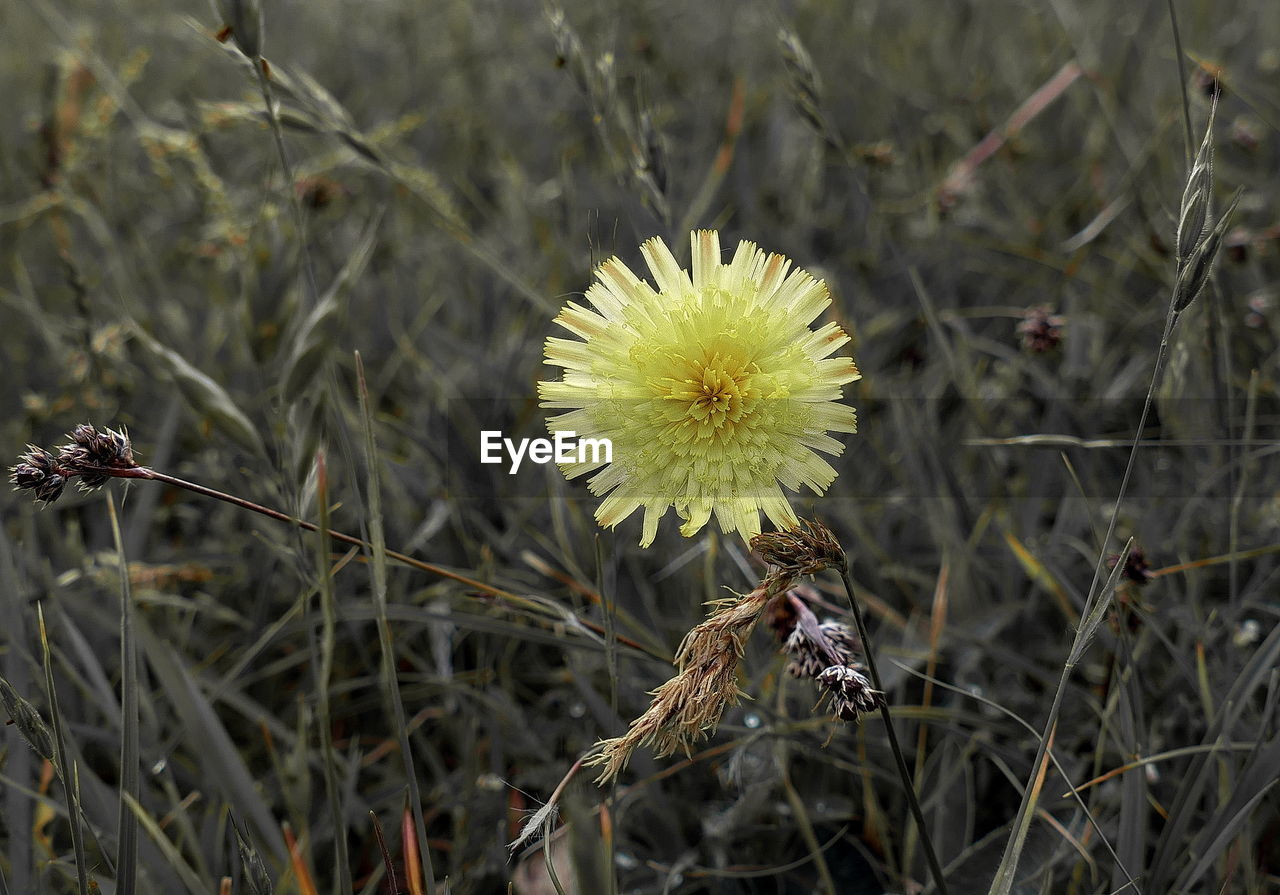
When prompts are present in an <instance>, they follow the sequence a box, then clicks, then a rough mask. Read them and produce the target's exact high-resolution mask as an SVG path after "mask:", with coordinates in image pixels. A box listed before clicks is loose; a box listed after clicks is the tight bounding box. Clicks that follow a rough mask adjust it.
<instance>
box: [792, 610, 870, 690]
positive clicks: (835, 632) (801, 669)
mask: <svg viewBox="0 0 1280 895" xmlns="http://www.w3.org/2000/svg"><path fill="white" fill-rule="evenodd" d="M814 633H815V632H812V631H811V629H810V627H809V626H807V625H796V626H795V627H794V628H792V629H791V634H790V635H788V636H787V640H786V642H785V643H784V644H783V645H782V648H783V650H784V651H785V652H786V653H787V655H789V656H790V657H791V661H790V662H788V663H787V673H788V674H790V675H791V676H792V677H807V678H813V679H815V680H816V679H817V677H818V676H819V675H820V674H821V673H822V671H823V670H824V669H827V668H830V667H831V666H832V665H846V666H852V665H855V664H857V663H856V660H855V658H854V657H855V656H857V654H858V635H856V634H854V633H853V632H852V631H851V630H849V629H848V628H847V627H845V626H844V625H842V624H840V623H839V622H834V621H825V622H823V623H822V624H820V625H818V627H817V631H816V634H817V636H816V637H815V636H813V634H814Z"/></svg>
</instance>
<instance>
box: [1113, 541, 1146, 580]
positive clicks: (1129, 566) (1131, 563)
mask: <svg viewBox="0 0 1280 895" xmlns="http://www.w3.org/2000/svg"><path fill="white" fill-rule="evenodd" d="M1119 561H1120V556H1119V554H1116V553H1113V554H1111V555H1110V556H1108V557H1107V566H1108V567H1110V568H1112V569H1114V568H1115V567H1116V563H1117V562H1119ZM1120 574H1121V575H1123V576H1124V577H1125V578H1126V579H1128V580H1129V581H1132V582H1133V583H1134V584H1139V585H1141V584H1146V583H1147V582H1148V581H1150V580H1151V579H1152V578H1154V577H1155V574H1154V573H1153V572H1152V571H1151V563H1150V562H1149V561H1148V560H1147V553H1146V551H1145V550H1143V549H1142V548H1141V547H1134V548H1133V549H1132V550H1130V551H1129V556H1128V557H1127V558H1126V559H1125V561H1124V569H1123V570H1122V571H1121V572H1120Z"/></svg>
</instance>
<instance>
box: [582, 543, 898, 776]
mask: <svg viewBox="0 0 1280 895" xmlns="http://www.w3.org/2000/svg"><path fill="white" fill-rule="evenodd" d="M751 547H752V549H753V550H755V551H756V552H757V553H758V554H759V555H760V557H761V558H762V559H763V560H764V561H765V562H766V563H768V564H769V566H770V569H769V573H768V574H767V575H766V576H765V577H764V580H763V581H761V582H760V586H759V587H757V588H756V589H755V590H753V591H751V593H749V594H747V595H745V596H742V597H739V598H737V599H731V600H721V601H718V602H716V603H714V604H713V610H712V613H711V615H710V616H708V617H707V619H706V620H705V621H703V622H702V623H700V624H699V625H697V626H696V627H695V628H694V629H693V630H691V631H690V632H689V633H688V634H686V635H685V638H684V641H683V642H682V643H681V644H680V649H679V650H677V651H676V667H677V668H678V669H679V672H678V673H677V674H676V676H675V677H673V678H671V679H670V680H669V681H667V682H666V683H665V684H663V685H662V686H661V687H659V688H658V689H656V690H654V691H653V692H652V694H651V695H652V696H653V701H652V702H650V704H649V708H648V709H646V710H645V712H644V714H642V715H641V716H640V717H638V718H636V719H635V720H634V721H632V722H631V726H630V728H629V729H628V730H627V732H626V734H625V735H624V736H620V737H613V738H611V739H607V740H602V741H601V742H600V743H599V746H600V753H599V754H598V755H596V756H595V757H594V758H592V759H591V761H589V762H588V764H590V765H603V766H604V770H603V771H602V772H601V774H600V776H599V777H598V778H597V780H596V782H597V783H600V784H605V783H609V782H610V781H612V780H614V779H615V778H617V776H618V774H620V773H621V772H622V770H623V769H624V768H625V767H626V766H627V762H628V761H630V759H631V753H633V752H634V751H635V750H636V749H637V748H638V747H640V746H652V747H653V750H654V753H655V754H656V755H657V756H658V757H659V758H663V757H666V756H668V755H671V754H673V753H674V752H676V750H683V751H684V752H685V753H686V754H688V753H689V752H690V751H691V749H692V747H693V745H694V744H695V743H697V742H698V741H699V740H702V739H705V738H706V737H708V736H710V735H711V734H712V733H714V732H715V729H716V726H717V725H718V724H719V723H720V718H721V716H722V715H723V714H724V710H725V709H726V708H728V707H729V706H734V705H737V704H738V701H739V699H740V698H741V697H742V696H743V693H742V691H741V690H739V689H738V664H739V662H740V661H741V659H742V650H743V647H744V645H745V644H746V642H747V638H748V637H750V636H751V632H752V631H753V630H754V629H755V626H756V622H758V621H759V620H760V617H761V616H762V615H763V614H764V611H765V607H767V606H768V605H769V604H770V603H772V602H773V601H774V600H775V599H776V598H778V597H781V596H783V595H784V594H786V593H787V591H788V590H790V589H791V586H792V585H793V584H794V583H795V580H796V578H798V577H800V576H802V575H813V574H815V573H817V572H820V571H822V570H823V569H826V568H830V567H832V566H839V565H842V564H843V563H844V551H843V550H842V549H841V548H840V544H839V543H838V542H837V541H836V539H835V536H834V535H832V533H831V532H830V531H829V530H828V529H827V528H825V527H824V526H823V525H821V524H820V523H817V522H812V523H810V522H801V524H800V525H799V526H797V527H796V528H794V529H790V530H787V531H777V532H766V533H763V534H759V535H756V536H755V537H754V538H752V539H751ZM806 611H807V610H806ZM810 616H812V613H810ZM815 625H816V622H815ZM841 655H842V654H841V653H839V652H838V650H836V651H833V652H832V654H831V658H832V661H830V662H827V663H826V665H823V668H826V667H828V666H830V665H841V666H842V667H843V665H844V663H843V662H841V661H840V656H841ZM832 689H833V691H834V690H835V688H834V687H833V688H832ZM867 690H868V692H869V693H872V694H874V693H875V692H876V691H874V690H871V689H870V686H869V685H868V687H867ZM835 695H836V698H837V700H839V699H840V698H841V694H840V693H839V692H837V693H836V694H835Z"/></svg>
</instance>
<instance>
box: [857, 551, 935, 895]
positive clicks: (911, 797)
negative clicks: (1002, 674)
mask: <svg viewBox="0 0 1280 895" xmlns="http://www.w3.org/2000/svg"><path fill="white" fill-rule="evenodd" d="M840 580H841V581H843V582H844V589H845V593H846V594H847V595H848V597H849V606H850V608H852V609H853V621H854V624H855V625H857V627H858V636H859V637H860V638H862V654H863V655H864V656H866V657H867V671H869V672H870V673H871V683H872V686H874V687H875V688H876V689H877V690H879V691H880V693H881V694H882V695H883V693H884V685H883V684H882V683H881V681H880V672H879V670H878V669H877V668H876V659H875V655H874V653H872V651H871V637H870V635H869V634H867V625H866V622H864V621H863V619H862V610H861V609H859V608H858V601H857V599H856V598H855V597H854V595H853V579H852V578H850V577H849V560H848V558H846V559H845V561H844V562H843V563H841V565H840ZM880 717H881V718H883V719H884V729H885V731H886V732H887V733H888V735H889V750H890V751H891V752H893V758H894V760H895V761H896V762H897V765H898V774H899V776H901V777H902V788H903V789H904V790H906V793H907V804H908V805H909V806H910V807H911V816H912V817H914V818H915V821H916V827H917V828H918V829H919V830H920V843H921V844H922V845H923V846H924V856H925V859H926V860H927V861H928V862H929V872H930V874H932V875H933V882H934V884H935V885H936V886H937V888H938V892H939V893H941V895H947V883H946V880H945V879H944V878H943V875H942V865H941V864H940V863H939V862H938V855H937V853H936V852H935V851H934V850H933V840H932V839H931V838H930V837H929V828H928V826H926V824H925V820H924V810H923V809H921V807H920V800H919V799H917V798H916V788H915V785H914V784H913V783H912V779H911V771H909V770H908V769H907V760H906V759H905V758H903V756H902V747H901V746H900V745H898V735H897V734H896V733H894V730H893V718H892V716H891V715H890V714H889V704H888V702H886V701H885V700H884V699H883V698H882V699H881V700H880ZM903 869H904V870H909V868H903Z"/></svg>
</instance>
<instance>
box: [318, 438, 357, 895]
mask: <svg viewBox="0 0 1280 895" xmlns="http://www.w3.org/2000/svg"><path fill="white" fill-rule="evenodd" d="M316 464H317V466H318V467H319V475H318V476H317V480H318V483H319V484H318V486H317V495H316V504H317V506H318V507H319V508H320V528H319V531H317V532H316V536H315V544H316V574H317V575H318V576H319V588H320V615H321V622H322V627H321V632H320V644H319V648H320V649H319V652H320V655H319V656H318V657H316V656H315V654H314V649H313V653H312V661H313V663H314V664H315V666H316V708H317V715H318V716H319V725H318V727H319V732H320V761H321V764H322V766H323V767H324V785H325V796H326V798H327V799H328V801H329V815H330V821H331V822H332V823H333V860H334V886H335V887H336V888H335V891H336V892H339V893H342V895H346V893H347V892H350V891H351V890H352V885H351V861H350V856H349V855H348V853H347V815H346V810H345V807H344V804H343V798H342V796H343V792H342V786H341V784H340V783H339V780H338V758H337V755H335V754H334V749H333V714H332V711H331V705H330V701H329V684H330V682H331V681H332V679H333V653H334V648H335V646H336V643H335V639H336V631H337V625H338V607H337V602H336V599H335V598H334V594H333V576H332V575H330V573H329V535H328V534H326V532H327V531H328V529H329V488H328V485H327V474H326V473H325V467H324V460H323V458H322V457H321V458H318V459H317V461H316ZM312 644H313V647H314V639H313V640H312ZM317 658H318V661H316V659H317Z"/></svg>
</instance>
